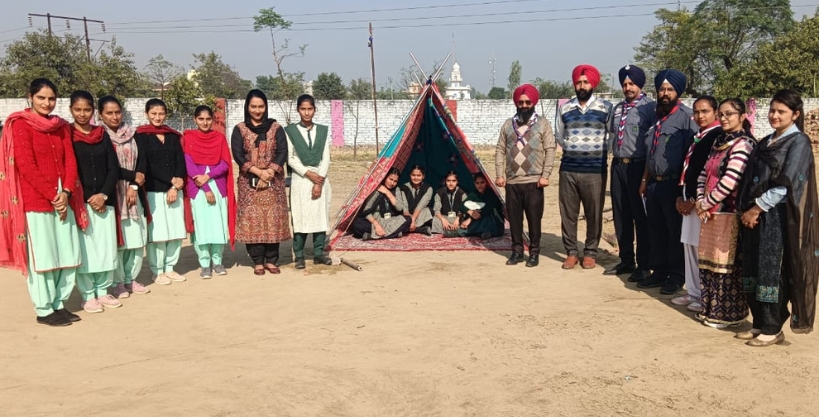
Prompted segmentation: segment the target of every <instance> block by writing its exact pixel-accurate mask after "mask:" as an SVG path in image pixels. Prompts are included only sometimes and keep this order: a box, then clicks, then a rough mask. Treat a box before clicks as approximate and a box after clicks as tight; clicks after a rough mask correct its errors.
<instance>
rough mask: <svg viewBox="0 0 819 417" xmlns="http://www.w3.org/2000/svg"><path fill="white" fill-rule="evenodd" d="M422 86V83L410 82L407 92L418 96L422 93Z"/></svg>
mask: <svg viewBox="0 0 819 417" xmlns="http://www.w3.org/2000/svg"><path fill="white" fill-rule="evenodd" d="M422 88H423V86H422V85H421V84H419V83H417V82H415V81H413V82H411V83H410V84H409V87H407V94H409V95H410V96H413V97H418V96H419V95H420V94H421V89H422Z"/></svg>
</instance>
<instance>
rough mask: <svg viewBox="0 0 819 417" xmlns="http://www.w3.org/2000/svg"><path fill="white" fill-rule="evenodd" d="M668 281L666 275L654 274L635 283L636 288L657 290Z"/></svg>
mask: <svg viewBox="0 0 819 417" xmlns="http://www.w3.org/2000/svg"><path fill="white" fill-rule="evenodd" d="M667 280H668V275H667V274H662V273H659V272H654V273H653V274H651V276H649V277H648V278H646V279H644V280H642V281H640V282H638V283H637V288H657V287H662V286H663V284H665V282H666V281H667Z"/></svg>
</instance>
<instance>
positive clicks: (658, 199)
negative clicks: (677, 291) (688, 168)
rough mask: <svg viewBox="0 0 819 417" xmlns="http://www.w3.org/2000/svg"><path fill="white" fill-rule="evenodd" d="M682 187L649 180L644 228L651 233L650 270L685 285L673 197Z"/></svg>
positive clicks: (679, 219) (679, 218)
mask: <svg viewBox="0 0 819 417" xmlns="http://www.w3.org/2000/svg"><path fill="white" fill-rule="evenodd" d="M680 195H682V187H680V186H679V185H677V181H676V180H673V179H671V180H666V181H660V182H657V181H654V180H651V179H649V183H648V191H647V192H646V212H647V220H648V228H649V230H650V231H651V233H650V236H651V237H650V238H649V241H650V242H651V269H653V270H654V272H656V273H662V274H666V275H669V276H671V278H672V279H675V280H677V281H678V282H679V283H680V285H682V284H683V283H684V282H685V255H684V253H683V245H682V243H681V242H680V234H681V233H682V215H681V214H680V213H679V212H677V197H678V196H680Z"/></svg>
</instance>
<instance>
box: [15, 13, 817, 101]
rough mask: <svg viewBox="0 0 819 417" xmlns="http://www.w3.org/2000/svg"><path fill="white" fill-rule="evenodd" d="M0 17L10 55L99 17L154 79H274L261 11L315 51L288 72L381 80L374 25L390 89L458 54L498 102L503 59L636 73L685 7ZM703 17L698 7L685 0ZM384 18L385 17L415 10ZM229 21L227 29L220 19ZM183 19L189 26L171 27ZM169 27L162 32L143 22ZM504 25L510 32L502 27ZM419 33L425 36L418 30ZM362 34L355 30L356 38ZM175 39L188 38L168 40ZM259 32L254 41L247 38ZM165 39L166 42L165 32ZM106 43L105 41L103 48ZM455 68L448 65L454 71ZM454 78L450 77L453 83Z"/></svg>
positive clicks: (532, 70) (545, 73) (554, 74)
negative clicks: (17, 45) (188, 75)
mask: <svg viewBox="0 0 819 417" xmlns="http://www.w3.org/2000/svg"><path fill="white" fill-rule="evenodd" d="M6 3H11V4H4V5H3V7H2V13H0V44H2V45H0V49H4V48H5V45H7V42H8V41H9V40H13V39H16V38H19V37H21V36H22V35H23V34H24V33H25V31H26V30H32V29H31V28H28V17H27V14H28V13H42V14H45V13H51V14H54V15H64V16H76V17H83V16H85V17H87V18H89V19H98V20H103V21H105V22H106V30H107V31H106V33H101V32H102V31H101V28H100V25H98V24H89V29H90V33H91V34H92V36H91V38H92V39H106V40H110V39H111V37H112V36H116V38H117V41H118V42H119V44H120V45H122V46H124V47H125V48H126V49H127V50H128V51H130V52H132V53H134V54H135V59H136V62H137V64H138V66H139V67H140V68H142V67H143V66H144V65H145V64H146V63H147V61H148V59H150V58H151V57H153V56H156V55H158V54H162V55H164V56H165V58H166V59H169V60H171V61H173V62H175V63H177V64H179V65H181V66H185V67H188V66H189V65H190V64H191V63H192V61H193V59H192V57H191V55H192V54H193V53H199V52H209V51H211V50H213V51H215V52H216V53H218V54H220V55H222V57H223V59H224V61H225V62H227V63H228V64H230V65H232V66H234V67H235V69H236V70H237V71H238V72H239V73H240V74H241V75H242V76H243V77H244V78H248V79H251V80H255V77H256V76H257V75H267V74H273V73H274V72H275V65H274V62H273V59H272V57H271V54H270V50H271V45H270V37H269V35H268V34H267V33H254V32H252V26H253V21H252V16H253V15H255V14H256V13H257V12H258V10H259V9H262V8H266V7H271V6H272V7H275V8H276V11H277V12H278V13H280V14H282V15H283V16H284V17H285V18H286V19H288V20H291V21H293V23H294V24H293V28H292V29H293V30H292V31H289V32H283V33H280V34H279V36H280V37H287V38H290V42H291V45H294V46H295V45H302V44H307V45H308V47H307V52H306V55H305V56H304V57H301V58H291V59H288V60H286V61H285V62H284V67H285V70H286V71H303V72H305V75H306V78H307V79H312V78H313V77H315V75H316V74H318V73H320V72H333V71H334V72H336V73H338V74H339V75H340V76H341V77H342V78H343V79H344V80H345V81H349V80H350V79H353V78H358V77H363V78H366V79H369V77H370V62H369V49H368V48H367V36H368V35H367V21H368V20H371V21H372V22H373V26H374V30H375V53H376V75H377V78H378V85H379V86H387V85H388V84H389V82H388V78H392V79H393V86H394V87H395V86H397V84H398V79H399V78H400V76H399V72H400V69H401V68H402V67H409V66H411V65H412V60H411V59H410V57H409V52H413V53H414V54H415V56H416V57H417V58H418V59H419V61H420V62H421V64H422V65H423V66H425V67H426V68H425V69H426V70H427V71H429V70H431V68H432V65H433V63H435V62H436V61H440V60H442V59H443V58H444V57H445V56H446V55H447V54H448V53H449V52H450V51H452V50H453V39H454V41H455V45H456V49H455V50H456V56H457V60H458V63H459V64H460V66H461V72H462V74H463V77H464V81H465V82H466V83H469V84H471V85H472V86H473V87H476V88H478V89H479V90H480V91H483V92H487V91H488V90H489V85H490V77H491V65H490V64H489V61H490V59H491V58H492V57H494V58H495V61H496V64H495V71H496V72H495V78H496V85H499V86H506V84H507V81H506V80H507V77H508V73H509V67H510V65H511V63H512V61H514V60H516V59H517V60H520V62H521V64H522V67H523V79H524V81H528V80H531V79H534V78H535V77H541V78H546V79H556V80H568V79H569V78H570V72H571V69H572V68H573V67H574V66H575V65H577V64H581V63H590V64H593V65H596V66H597V67H598V68H599V69H600V70H601V72H603V73H610V74H611V73H615V72H616V71H617V69H618V68H619V67H621V66H623V65H625V64H626V63H629V62H630V61H631V60H632V58H633V56H634V47H635V46H637V45H638V44H639V42H640V39H641V38H642V36H643V35H644V34H646V33H647V32H649V31H650V30H651V28H652V27H653V26H654V25H655V24H657V21H656V20H655V19H654V17H653V15H652V12H653V11H654V10H655V9H657V8H660V7H666V8H676V5H677V2H676V1H667V0H665V1H664V0H643V1H637V0H619V1H618V0H588V1H586V2H567V1H557V0H518V1H504V0H498V1H492V0H437V1H434V0H416V1H414V2H397V1H382V2H370V1H362V0H351V1H346V2H343V3H342V2H339V1H327V0H314V1H310V2H301V1H300V2H296V1H288V2H265V1H258V0H242V1H238V0H234V1H222V2H219V3H216V2H210V1H208V2H204V1H203V2H190V1H185V2H176V1H173V2H172V1H167V0H166V1H157V0H143V1H139V2H120V1H111V0H108V1H101V0H83V1H81V2H80V1H77V2H66V1H61V2H54V1H46V0H28V1H25V2H22V1H14V2H6ZM681 3H682V5H683V6H685V7H688V8H689V9H690V8H693V7H694V6H695V5H696V4H697V2H693V1H685V0H681ZM791 4H792V8H793V9H794V14H795V16H796V17H797V19H799V18H801V17H802V15H805V14H808V15H812V14H813V13H814V11H815V10H816V8H817V6H819V0H794V1H792V2H791ZM406 8H414V9H413V10H390V11H373V10H374V9H406ZM211 19H223V20H211ZM168 20H176V21H177V22H167V21H168ZM149 21H150V22H155V21H165V22H159V23H141V22H149ZM496 22H502V23H496ZM33 24H34V27H35V28H37V27H39V28H45V27H46V19H45V18H34V19H33ZM52 26H53V30H54V31H55V32H58V33H59V32H64V31H66V24H65V21H63V20H59V19H53V20H52ZM406 26H414V27H406ZM345 28H350V29H345ZM68 31H70V32H71V33H75V34H82V23H81V22H72V23H71V29H69V30H68ZM169 31H175V32H178V33H161V32H169ZM241 31H247V32H241ZM158 32H159V33H158ZM100 45H101V43H100V42H96V41H95V42H93V46H94V47H95V48H96V47H99V46H100ZM451 63H452V62H451V61H450V63H449V64H448V65H447V66H448V67H450V66H451ZM448 77H449V68H447V69H446V73H445V78H448Z"/></svg>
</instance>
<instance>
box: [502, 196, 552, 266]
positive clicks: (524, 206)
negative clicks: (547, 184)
mask: <svg viewBox="0 0 819 417" xmlns="http://www.w3.org/2000/svg"><path fill="white" fill-rule="evenodd" d="M506 211H507V214H508V215H509V229H510V232H511V233H512V252H515V253H521V254H522V253H523V215H524V214H526V222H527V224H528V226H529V254H536V253H540V235H541V228H540V221H541V219H543V188H539V187H538V186H537V183H536V182H533V183H528V184H506Z"/></svg>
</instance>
